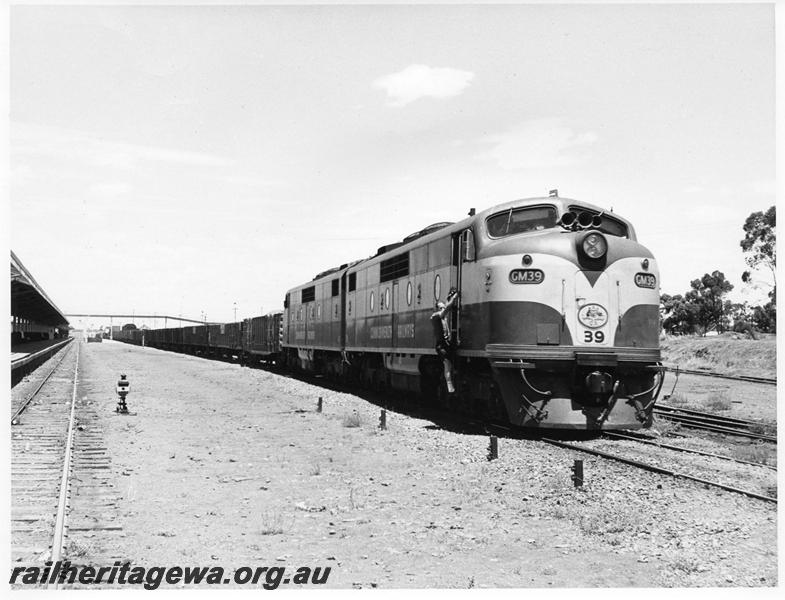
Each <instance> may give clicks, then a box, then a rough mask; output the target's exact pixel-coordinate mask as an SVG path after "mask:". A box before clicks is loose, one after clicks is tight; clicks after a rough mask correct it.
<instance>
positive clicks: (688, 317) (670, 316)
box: [660, 294, 698, 335]
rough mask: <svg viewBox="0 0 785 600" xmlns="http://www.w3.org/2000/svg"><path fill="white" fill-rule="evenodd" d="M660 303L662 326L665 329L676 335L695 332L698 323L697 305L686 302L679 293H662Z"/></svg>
mask: <svg viewBox="0 0 785 600" xmlns="http://www.w3.org/2000/svg"><path fill="white" fill-rule="evenodd" d="M660 303H661V305H662V312H663V320H662V328H663V329H664V330H665V331H667V332H668V333H670V334H678V335H684V334H687V333H695V331H696V328H697V325H698V308H697V306H695V305H693V304H691V303H689V302H687V301H686V300H685V299H684V297H683V296H681V295H680V294H676V295H675V296H669V295H668V294H663V295H662V296H661V297H660Z"/></svg>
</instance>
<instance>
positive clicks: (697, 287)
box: [684, 271, 733, 334]
mask: <svg viewBox="0 0 785 600" xmlns="http://www.w3.org/2000/svg"><path fill="white" fill-rule="evenodd" d="M690 287H692V289H691V290H690V291H688V292H687V293H686V294H685V295H684V299H685V301H686V302H688V303H690V304H693V305H695V307H696V309H697V322H698V325H699V326H700V327H701V329H702V330H703V333H704V334H705V333H706V332H707V331H710V330H711V329H716V330H717V333H722V332H723V331H725V329H726V328H727V326H728V324H727V316H726V310H727V309H728V308H729V307H726V303H725V301H724V298H723V296H724V295H725V294H727V293H728V292H730V291H731V290H732V289H733V284H732V283H731V282H730V281H728V280H727V279H725V274H724V273H722V272H721V271H713V272H712V273H711V274H708V273H706V274H704V275H703V277H701V278H700V279H694V280H692V282H690Z"/></svg>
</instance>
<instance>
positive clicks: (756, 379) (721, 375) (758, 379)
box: [665, 367, 777, 385]
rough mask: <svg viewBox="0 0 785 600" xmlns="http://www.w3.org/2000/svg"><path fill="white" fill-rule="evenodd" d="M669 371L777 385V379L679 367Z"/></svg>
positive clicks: (671, 368)
mask: <svg viewBox="0 0 785 600" xmlns="http://www.w3.org/2000/svg"><path fill="white" fill-rule="evenodd" d="M665 369H666V370H667V371H670V372H672V373H683V374H684V375H703V376H704V377H719V378H720V379H733V380H735V381H749V382H750V383H765V384H767V385H777V378H776V377H774V378H771V377H753V376H751V375H726V374H724V373H715V372H712V371H695V370H690V369H682V368H679V367H665Z"/></svg>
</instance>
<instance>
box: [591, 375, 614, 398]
mask: <svg viewBox="0 0 785 600" xmlns="http://www.w3.org/2000/svg"><path fill="white" fill-rule="evenodd" d="M584 382H585V384H586V389H587V390H588V391H589V392H590V393H592V394H610V393H611V390H613V377H611V375H610V374H608V373H604V372H602V371H592V372H591V373H589V374H588V375H587V376H586V379H585V381H584Z"/></svg>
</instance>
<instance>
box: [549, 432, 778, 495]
mask: <svg viewBox="0 0 785 600" xmlns="http://www.w3.org/2000/svg"><path fill="white" fill-rule="evenodd" d="M541 440H542V441H543V442H545V443H546V444H551V445H553V446H558V447H560V448H566V449H569V450H576V451H578V452H583V453H586V454H591V455H593V456H599V457H601V458H605V459H608V460H613V461H616V462H620V463H624V464H626V465H629V466H632V467H635V468H638V469H642V470H644V471H650V472H652V473H659V474H661V475H667V476H671V477H677V478H679V479H686V480H689V481H694V482H696V483H700V484H703V485H706V486H710V487H716V488H719V489H722V490H725V491H728V492H733V493H737V494H742V495H745V496H748V497H750V498H757V499H758V500H763V501H765V502H772V503H777V498H776V497H774V496H771V495H768V494H764V493H758V492H756V491H753V490H749V489H743V488H740V487H737V486H735V485H729V484H727V483H723V482H722V481H720V480H718V479H716V478H714V479H712V478H708V477H706V476H699V475H693V474H690V473H687V472H684V471H680V470H677V469H676V468H670V467H668V466H662V465H661V464H660V465H658V464H653V463H652V462H644V461H642V460H638V459H634V458H630V457H629V456H622V455H620V454H616V453H611V452H606V451H604V450H600V449H597V448H592V447H590V446H589V445H587V444H585V443H584V444H575V443H571V442H564V441H561V440H554V439H552V438H541ZM760 466H763V465H760ZM773 481H774V482H775V483H776V476H775V478H774V479H773Z"/></svg>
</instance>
